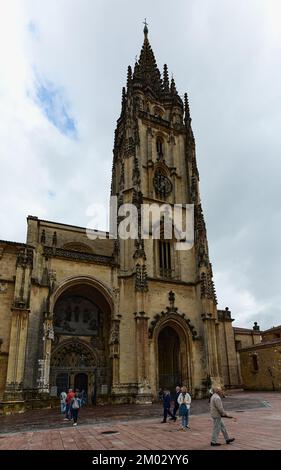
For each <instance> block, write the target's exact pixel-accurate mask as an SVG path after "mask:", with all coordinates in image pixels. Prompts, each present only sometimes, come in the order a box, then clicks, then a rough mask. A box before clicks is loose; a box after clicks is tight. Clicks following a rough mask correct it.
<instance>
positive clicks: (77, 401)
mask: <svg viewBox="0 0 281 470" xmlns="http://www.w3.org/2000/svg"><path fill="white" fill-rule="evenodd" d="M70 406H71V411H72V417H73V426H77V420H78V413H79V410H80V408H81V398H80V397H79V391H78V390H76V392H75V395H74V397H73V398H72V399H71V404H70Z"/></svg>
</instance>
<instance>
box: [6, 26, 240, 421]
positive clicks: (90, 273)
mask: <svg viewBox="0 0 281 470" xmlns="http://www.w3.org/2000/svg"><path fill="white" fill-rule="evenodd" d="M111 195H112V196H116V200H117V204H118V207H119V206H121V205H122V204H126V203H131V204H134V205H135V207H136V208H137V210H138V213H140V211H141V207H142V205H143V204H155V205H157V206H161V205H162V204H163V203H165V204H169V205H171V207H173V206H174V205H175V204H183V205H186V204H189V205H190V204H192V205H193V207H194V244H193V246H192V248H191V249H189V250H176V249H175V244H176V243H178V242H177V241H176V240H175V238H174V237H173V236H172V237H171V238H170V239H168V240H167V239H165V238H164V237H162V236H161V233H160V237H158V238H157V239H156V238H152V237H151V238H146V239H143V238H142V237H141V234H140V233H139V234H138V236H137V237H136V238H135V239H130V238H129V239H123V238H121V237H119V236H117V238H115V239H114V238H112V237H110V234H109V233H107V232H104V233H103V237H100V238H96V239H92V238H91V237H89V236H88V233H87V230H86V229H85V228H82V227H76V226H73V225H66V224H63V223H59V222H52V221H48V220H41V219H39V218H38V217H36V216H28V217H27V238H26V243H17V242H12V241H0V412H5V411H6V412H8V411H9V410H14V411H23V410H24V409H26V408H35V407H39V406H48V404H50V403H52V400H53V401H54V402H55V401H56V400H57V396H58V395H59V393H60V392H61V391H62V390H66V389H68V388H74V389H79V390H84V391H85V392H86V393H87V395H88V397H91V400H92V403H97V404H99V403H151V402H153V401H154V400H156V399H157V397H158V391H159V389H160V388H162V389H164V388H169V389H171V390H172V389H174V387H175V386H176V385H178V384H180V385H181V384H184V385H186V386H187V387H188V390H189V391H190V393H191V394H192V396H193V397H194V398H202V397H204V396H206V392H207V390H208V388H209V387H210V386H211V385H212V384H217V385H224V386H227V387H235V386H237V385H239V380H240V379H239V367H238V358H237V352H236V348H235V335H234V331H233V330H234V329H233V327H232V321H233V320H232V318H231V312H230V311H229V310H228V309H227V308H226V309H225V310H218V309H217V299H216V293H215V287H214V283H213V273H212V265H211V263H210V259H209V253H208V242H207V232H206V226H205V222H204V216H203V211H202V207H201V201H200V194H199V173H198V168H197V163H196V153H195V141H194V135H193V132H192V127H191V117H190V109H189V103H188V97H187V94H185V95H184V98H183V99H182V98H181V96H180V95H179V94H178V91H177V88H176V84H175V81H174V79H173V78H172V79H171V80H170V79H169V73H168V68H167V65H164V70H163V74H162V75H161V73H160V71H159V69H158V66H157V63H156V60H155V56H154V53H153V50H152V48H151V45H150V42H149V39H148V28H147V25H145V27H144V42H143V46H142V49H141V52H140V56H139V59H138V60H137V61H136V63H135V65H134V68H133V70H132V68H131V67H130V66H129V67H128V74H127V84H126V87H124V88H123V91H122V104H121V112H120V117H119V119H118V120H117V126H116V130H115V139H114V150H113V165H112V184H111ZM160 231H161V229H160Z"/></svg>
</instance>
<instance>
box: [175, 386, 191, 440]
mask: <svg viewBox="0 0 281 470" xmlns="http://www.w3.org/2000/svg"><path fill="white" fill-rule="evenodd" d="M178 404H179V416H181V419H182V430H183V431H186V429H190V428H189V426H188V417H189V409H190V404H191V396H190V395H189V393H187V388H186V387H182V388H181V393H180V394H179V397H178Z"/></svg>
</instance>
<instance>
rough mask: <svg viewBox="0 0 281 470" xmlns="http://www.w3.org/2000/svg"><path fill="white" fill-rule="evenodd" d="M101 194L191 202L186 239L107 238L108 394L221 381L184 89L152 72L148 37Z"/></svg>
mask: <svg viewBox="0 0 281 470" xmlns="http://www.w3.org/2000/svg"><path fill="white" fill-rule="evenodd" d="M111 194H112V195H115V196H117V198H118V206H119V207H120V205H121V204H124V203H134V204H135V205H136V206H137V207H138V211H139V216H140V214H141V205H142V204H145V203H147V204H152V203H154V204H157V205H158V206H160V205H162V204H163V203H169V204H170V205H172V206H173V205H174V204H194V214H195V222H194V226H195V243H194V246H193V248H192V249H190V250H187V251H186V250H185V251H181V250H180V251H178V250H176V249H175V240H174V239H173V238H172V239H170V240H164V239H163V238H162V237H161V235H160V239H158V240H155V239H154V240H152V239H149V240H147V239H145V240H143V239H142V238H141V235H140V234H139V238H137V239H136V240H121V239H118V241H117V242H116V243H115V253H116V257H117V260H118V264H119V275H118V278H119V309H118V310H119V316H120V319H121V321H120V357H119V361H120V362H119V366H118V371H119V372H118V377H117V376H116V377H114V375H113V379H114V380H113V388H112V393H113V396H116V398H117V397H118V396H119V397H120V398H121V396H124V394H125V395H126V394H129V395H131V394H132V393H133V394H134V395H136V397H137V401H140V402H143V401H146V400H149V399H150V398H151V397H153V396H154V397H155V396H156V393H157V390H158V389H159V388H160V387H162V388H166V387H167V388H168V387H169V388H171V387H174V386H175V385H177V384H186V385H187V386H188V388H189V390H191V391H192V392H193V394H194V395H195V396H197V397H201V396H203V395H204V392H205V390H206V387H207V386H208V385H210V383H211V382H212V383H217V384H219V383H220V382H221V379H220V376H221V373H220V363H219V353H218V351H219V347H218V337H219V331H218V328H219V326H218V325H219V323H218V316H217V308H216V303H217V302H216V295H215V289H214V284H213V280H212V277H213V276H212V267H211V263H210V261H209V255H208V244H207V234H206V227H205V223H204V217H203V213H202V208H201V203H200V195H199V174H198V169H197V164H196V154H195V141H194V136H193V132H192V128H191V118H190V112H189V104H188V98H187V94H185V95H184V101H182V99H181V97H180V96H179V94H178V92H177V89H176V85H175V81H174V79H173V78H172V79H171V81H170V80H169V75H168V68H167V65H164V72H163V76H162V78H161V74H160V71H159V69H158V67H157V64H156V61H155V57H154V54H153V51H152V48H151V46H150V43H149V40H148V29H147V25H145V28H144V43H143V46H142V50H141V53H140V57H139V60H138V61H137V62H136V63H135V66H134V71H133V72H132V69H131V67H130V66H129V67H128V76H127V88H126V89H125V88H123V92H122V109H121V115H120V117H119V119H118V121H117V128H116V131H115V144H114V160H113V169H112V189H111Z"/></svg>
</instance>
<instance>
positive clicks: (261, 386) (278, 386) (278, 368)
mask: <svg viewBox="0 0 281 470" xmlns="http://www.w3.org/2000/svg"><path fill="white" fill-rule="evenodd" d="M240 362H241V374H242V380H243V386H244V388H245V389H249V390H281V340H276V341H272V342H267V343H261V344H259V345H256V346H252V347H250V348H244V349H242V350H240Z"/></svg>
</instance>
